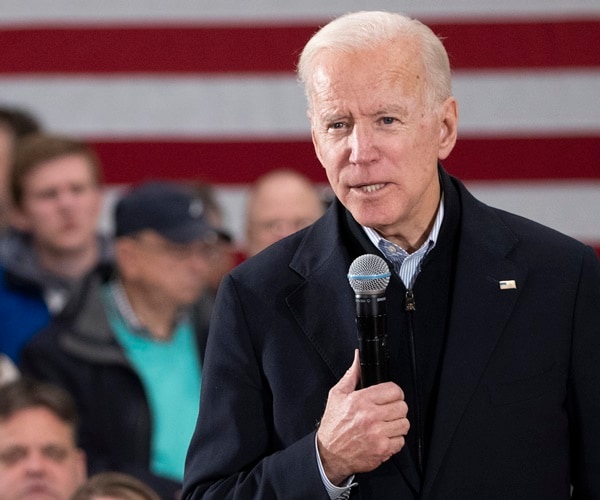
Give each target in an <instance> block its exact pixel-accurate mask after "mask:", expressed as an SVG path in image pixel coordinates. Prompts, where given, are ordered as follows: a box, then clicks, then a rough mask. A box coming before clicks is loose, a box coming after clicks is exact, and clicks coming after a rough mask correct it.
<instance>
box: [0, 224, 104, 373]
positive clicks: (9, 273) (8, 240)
mask: <svg viewBox="0 0 600 500" xmlns="http://www.w3.org/2000/svg"><path fill="white" fill-rule="evenodd" d="M98 246H99V249H100V252H99V253H100V257H99V260H98V264H97V265H96V266H95V267H94V269H92V270H91V271H90V274H98V275H99V276H101V277H102V278H106V277H108V276H109V275H110V273H111V272H112V269H113V265H114V264H113V263H114V257H113V248H112V241H111V239H110V238H108V237H105V236H98ZM86 282H87V280H86V277H82V279H81V280H75V281H69V280H66V279H64V278H61V277H58V276H54V275H52V274H49V273H48V272H45V271H44V270H43V269H41V268H40V265H39V263H38V260H37V257H36V254H35V252H34V251H33V246H32V242H31V239H30V237H29V236H28V235H27V234H25V233H21V232H19V231H16V230H13V229H9V230H7V232H6V233H5V234H3V235H2V238H0V352H3V353H5V354H7V355H8V356H9V357H10V358H11V359H12V360H13V361H14V362H15V363H18V362H19V355H20V352H21V349H22V347H23V346H24V345H25V343H26V342H27V341H28V340H29V339H30V338H31V337H32V336H33V335H34V334H35V333H36V332H38V331H39V330H41V329H42V328H44V327H46V326H47V325H48V323H49V322H50V320H51V319H52V316H53V315H54V314H55V313H53V312H51V311H50V309H49V307H48V305H47V301H46V298H45V296H44V295H45V291H46V290H47V289H48V288H53V289H57V290H61V291H62V293H63V294H64V297H65V299H67V301H68V297H69V296H71V295H78V294H80V293H81V292H82V290H81V288H82V287H83V286H85V283H86Z"/></svg>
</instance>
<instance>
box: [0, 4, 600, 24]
mask: <svg viewBox="0 0 600 500" xmlns="http://www.w3.org/2000/svg"><path fill="white" fill-rule="evenodd" d="M376 9H382V10H392V11H404V12H406V13H407V14H409V15H411V16H415V17H421V18H426V17H432V18H435V19H444V18H456V17H469V18H471V19H476V18H480V19H490V18H494V17H497V18H502V19H506V18H508V17H515V16H518V17H524V16H528V17H532V18H535V19H537V20H540V19H542V18H552V17H556V16H562V15H568V16H575V15H577V16H585V15H598V14H599V13H600V2H598V0H568V1H567V0H526V1H523V0H503V1H501V2H499V1H497V0H453V1H452V2H440V1H439V0H419V1H418V2H398V0H327V1H323V0H303V1H301V2H298V1H296V0H263V1H260V2H259V1H258V0H256V1H243V0H202V1H199V0H169V1H168V2H165V1H164V0H102V1H99V2H93V1H82V0H52V1H48V0H2V1H1V2H0V12H2V16H1V17H0V25H2V24H15V23H32V22H33V23H40V22H42V23H48V22H55V23H61V24H68V23H79V22H85V23H112V22H119V23H127V22H131V23H139V22H143V21H151V22H160V23H168V22H194V21H196V22H197V21H202V22H207V21H210V22H218V21H220V22H223V21H225V22H231V23H239V22H244V21H249V20H250V21H259V22H261V23H262V22H268V21H273V22H275V21H286V22H289V21H291V22H304V21H310V20H313V21H314V20H318V21H322V20H326V19H329V18H331V17H334V16H337V15H339V14H342V13H344V12H349V11H354V10H376Z"/></svg>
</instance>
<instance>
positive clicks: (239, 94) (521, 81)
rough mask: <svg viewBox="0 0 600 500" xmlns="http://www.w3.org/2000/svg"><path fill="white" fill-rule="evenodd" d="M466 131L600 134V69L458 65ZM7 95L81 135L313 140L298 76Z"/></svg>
mask: <svg viewBox="0 0 600 500" xmlns="http://www.w3.org/2000/svg"><path fill="white" fill-rule="evenodd" d="M454 90H455V95H456V96H457V99H458V102H459V113H460V133H461V136H462V137H468V136H470V135H477V136H480V135H495V136H498V135H503V134H514V133H515V132H517V133H519V134H523V135H535V134H544V135H570V134H582V133H587V134H594V133H599V132H600V106H598V105H597V104H596V103H599V102H600V70H589V71H572V72H567V71H546V72H501V71H498V72H485V73H483V72H482V73H478V72H457V73H456V76H455V88H454ZM0 99H1V101H2V102H3V103H5V104H6V103H7V104H15V105H21V106H24V107H26V108H28V109H30V110H31V111H32V112H33V113H35V114H36V115H37V116H39V118H40V120H41V121H42V122H43V123H44V124H46V125H47V126H48V127H50V128H52V129H54V130H56V131H58V132H62V133H69V134H74V135H79V136H84V137H85V136H92V137H97V136H103V135H108V136H114V137H138V136H139V137H144V136H156V135H160V136H163V137H174V138H180V139H185V138H192V137H198V136H203V137H213V138H219V137H248V138H252V137H261V136H269V137H271V138H282V139H283V138H287V139H290V138H306V137H308V134H309V129H308V119H307V117H306V105H305V100H304V96H303V93H302V89H301V88H300V86H299V84H298V83H297V82H296V81H295V79H294V77H293V76H291V75H290V76H271V77H269V76H268V75H265V76H261V77H247V76H237V77H231V78H229V77H227V78H225V77H219V78H211V77H176V78H167V77H164V78H161V77H139V76H137V75H135V76H132V75H127V76H118V77H94V76H90V77H83V76H81V77H71V78H69V77H26V78H21V77H13V76H5V77H1V78H0Z"/></svg>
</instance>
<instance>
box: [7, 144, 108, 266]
mask: <svg viewBox="0 0 600 500" xmlns="http://www.w3.org/2000/svg"><path fill="white" fill-rule="evenodd" d="M101 203H102V193H101V189H100V187H99V186H98V185H97V183H96V181H95V179H94V175H93V171H92V168H91V166H90V163H89V160H88V159H87V158H86V157H85V156H83V155H78V154H73V155H68V156H63V157H60V158H55V159H53V160H49V161H47V162H43V163H40V164H39V165H38V166H36V168H35V169H33V170H32V171H31V172H30V173H29V174H28V175H27V176H26V177H25V179H24V182H23V201H22V204H21V207H20V209H19V210H18V214H17V219H16V221H17V225H18V227H19V228H21V229H23V230H25V231H27V232H29V233H31V234H32V235H33V239H34V242H35V244H36V246H40V247H42V248H44V249H45V250H47V251H50V252H54V253H58V254H61V253H69V252H77V251H80V250H82V249H85V248H86V247H88V246H89V245H95V244H96V231H97V222H98V216H99V213H100V208H101Z"/></svg>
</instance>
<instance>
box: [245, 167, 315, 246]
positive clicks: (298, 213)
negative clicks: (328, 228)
mask: <svg viewBox="0 0 600 500" xmlns="http://www.w3.org/2000/svg"><path fill="white" fill-rule="evenodd" d="M323 212H324V205H323V201H322V200H321V198H320V196H319V193H318V192H317V189H316V187H315V186H314V184H312V183H311V182H310V180H308V179H307V178H306V177H304V176H303V175H301V174H299V173H298V172H295V171H293V170H275V171H272V172H269V173H267V174H265V175H264V176H262V177H260V178H259V179H258V180H257V181H256V183H255V184H254V186H253V187H252V190H251V192H250V194H249V197H248V204H247V209H246V253H247V254H248V256H252V255H255V254H257V253H258V252H260V251H261V250H263V249H264V248H266V247H267V246H269V245H271V244H272V243H275V242H276V241H278V240H280V239H281V238H283V237H285V236H288V235H289V234H292V233H294V232H296V231H298V230H299V229H302V228H303V227H306V226H308V225H309V224H312V223H313V222H314V221H315V220H317V219H318V218H319V217H320V216H321V215H322V214H323Z"/></svg>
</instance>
